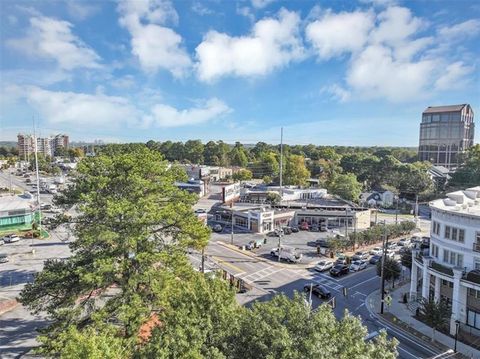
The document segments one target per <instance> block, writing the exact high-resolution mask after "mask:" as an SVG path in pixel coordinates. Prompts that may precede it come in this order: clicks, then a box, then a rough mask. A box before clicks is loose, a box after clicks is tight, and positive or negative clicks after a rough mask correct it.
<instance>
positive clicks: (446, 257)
mask: <svg viewBox="0 0 480 359" xmlns="http://www.w3.org/2000/svg"><path fill="white" fill-rule="evenodd" d="M449 258H450V252H449V251H447V250H446V249H444V250H443V261H444V262H445V263H448V259H449Z"/></svg>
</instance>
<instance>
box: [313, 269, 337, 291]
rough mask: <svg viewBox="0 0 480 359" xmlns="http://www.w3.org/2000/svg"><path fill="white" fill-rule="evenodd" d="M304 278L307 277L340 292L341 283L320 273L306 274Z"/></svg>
mask: <svg viewBox="0 0 480 359" xmlns="http://www.w3.org/2000/svg"><path fill="white" fill-rule="evenodd" d="M304 278H305V279H309V280H311V281H312V282H315V283H318V284H321V285H323V286H325V287H327V288H328V289H331V290H334V291H337V292H340V291H341V290H342V288H343V285H341V284H340V283H339V282H338V281H336V280H335V279H333V278H330V277H329V276H327V275H325V274H322V273H311V274H307V275H306V276H304Z"/></svg>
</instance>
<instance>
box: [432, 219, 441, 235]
mask: <svg viewBox="0 0 480 359" xmlns="http://www.w3.org/2000/svg"><path fill="white" fill-rule="evenodd" d="M432 232H433V233H434V234H440V223H438V222H435V221H433V222H432Z"/></svg>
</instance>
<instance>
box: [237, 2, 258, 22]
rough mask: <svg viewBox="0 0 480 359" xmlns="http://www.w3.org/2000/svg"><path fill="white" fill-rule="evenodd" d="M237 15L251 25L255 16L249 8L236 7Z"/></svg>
mask: <svg viewBox="0 0 480 359" xmlns="http://www.w3.org/2000/svg"><path fill="white" fill-rule="evenodd" d="M237 14H238V15H242V16H245V17H246V18H247V19H248V20H250V22H251V23H252V24H253V23H254V22H255V15H254V14H253V12H252V9H251V8H250V7H249V6H243V7H238V6H237Z"/></svg>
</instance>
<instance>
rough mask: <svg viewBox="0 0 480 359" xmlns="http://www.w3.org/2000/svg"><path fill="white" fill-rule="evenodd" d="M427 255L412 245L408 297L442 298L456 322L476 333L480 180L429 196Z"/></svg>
mask: <svg viewBox="0 0 480 359" xmlns="http://www.w3.org/2000/svg"><path fill="white" fill-rule="evenodd" d="M430 208H431V211H432V221H431V228H430V233H431V234H430V249H429V252H428V255H425V254H424V255H423V256H422V255H420V253H418V250H414V254H413V261H412V271H411V273H412V275H411V283H410V297H411V298H417V299H418V298H421V297H423V298H425V299H430V300H435V301H440V300H443V301H445V302H446V303H447V304H448V305H449V307H450V309H451V318H450V333H451V334H452V335H454V334H455V331H456V327H457V325H459V327H460V330H462V331H465V332H467V333H470V334H474V335H479V334H480V186H478V187H474V188H469V189H466V190H463V191H456V192H452V193H449V194H447V198H445V199H439V200H436V201H433V202H430Z"/></svg>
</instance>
